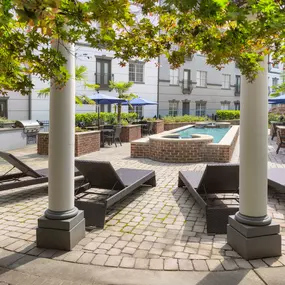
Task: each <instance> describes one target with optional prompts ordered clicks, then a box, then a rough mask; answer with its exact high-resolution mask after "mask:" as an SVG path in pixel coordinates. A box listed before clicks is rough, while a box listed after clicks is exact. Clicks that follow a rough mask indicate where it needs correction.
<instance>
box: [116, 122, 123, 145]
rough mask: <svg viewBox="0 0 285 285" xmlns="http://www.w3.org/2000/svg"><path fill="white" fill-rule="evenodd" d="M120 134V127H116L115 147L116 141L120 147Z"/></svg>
mask: <svg viewBox="0 0 285 285" xmlns="http://www.w3.org/2000/svg"><path fill="white" fill-rule="evenodd" d="M121 132H122V127H121V126H116V128H115V132H114V143H115V146H116V147H117V143H116V141H118V142H119V143H120V145H121V146H122V142H121V137H120V136H121Z"/></svg>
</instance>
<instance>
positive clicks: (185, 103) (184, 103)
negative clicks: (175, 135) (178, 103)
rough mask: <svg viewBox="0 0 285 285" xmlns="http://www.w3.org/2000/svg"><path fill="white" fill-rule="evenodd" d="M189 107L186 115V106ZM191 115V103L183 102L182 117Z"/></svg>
mask: <svg viewBox="0 0 285 285" xmlns="http://www.w3.org/2000/svg"><path fill="white" fill-rule="evenodd" d="M185 105H187V110H186V113H185V112H184V106H185ZM184 115H190V101H182V116H184Z"/></svg>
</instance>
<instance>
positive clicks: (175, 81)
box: [170, 69, 179, 85]
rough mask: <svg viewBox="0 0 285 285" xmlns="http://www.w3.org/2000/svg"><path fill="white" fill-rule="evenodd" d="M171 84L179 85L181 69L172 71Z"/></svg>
mask: <svg viewBox="0 0 285 285" xmlns="http://www.w3.org/2000/svg"><path fill="white" fill-rule="evenodd" d="M170 84H171V85H178V84H179V69H170Z"/></svg>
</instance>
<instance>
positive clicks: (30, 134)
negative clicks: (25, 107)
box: [15, 120, 40, 144]
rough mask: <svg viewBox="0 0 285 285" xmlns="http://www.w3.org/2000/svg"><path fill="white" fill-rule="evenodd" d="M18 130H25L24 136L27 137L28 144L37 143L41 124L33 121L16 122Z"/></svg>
mask: <svg viewBox="0 0 285 285" xmlns="http://www.w3.org/2000/svg"><path fill="white" fill-rule="evenodd" d="M15 127H16V128H23V132H24V134H25V135H26V136H27V144H35V143H37V134H38V133H39V131H40V124H39V123H38V122H37V121H33V120H24V121H16V122H15Z"/></svg>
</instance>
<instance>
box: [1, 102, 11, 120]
mask: <svg viewBox="0 0 285 285" xmlns="http://www.w3.org/2000/svg"><path fill="white" fill-rule="evenodd" d="M8 99H9V97H2V98H1V97H0V104H1V105H2V104H3V105H4V111H3V114H1V110H0V117H4V118H6V119H8Z"/></svg>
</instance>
